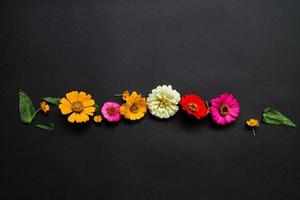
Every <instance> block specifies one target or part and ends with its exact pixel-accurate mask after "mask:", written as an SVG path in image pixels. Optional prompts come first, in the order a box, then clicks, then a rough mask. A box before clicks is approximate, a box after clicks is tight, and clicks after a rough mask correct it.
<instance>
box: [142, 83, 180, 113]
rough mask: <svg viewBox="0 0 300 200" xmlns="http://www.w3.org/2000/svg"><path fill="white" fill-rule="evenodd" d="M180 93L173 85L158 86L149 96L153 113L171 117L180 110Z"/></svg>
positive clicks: (149, 105) (148, 99) (149, 106)
mask: <svg viewBox="0 0 300 200" xmlns="http://www.w3.org/2000/svg"><path fill="white" fill-rule="evenodd" d="M179 101H180V94H179V93H178V92H177V91H176V90H173V89H172V86H171V85H168V86H166V85H162V86H160V85H159V86H157V88H155V89H153V90H152V93H150V94H149V96H148V98H147V103H148V108H149V111H150V113H151V114H152V115H154V116H156V117H159V118H169V117H171V116H173V115H174V114H175V113H176V112H177V111H178V106H177V104H178V102H179Z"/></svg>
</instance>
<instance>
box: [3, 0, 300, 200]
mask: <svg viewBox="0 0 300 200" xmlns="http://www.w3.org/2000/svg"><path fill="white" fill-rule="evenodd" d="M299 10H300V2H299V1H296V0H295V1H292V0H285V1H279V0H273V1H267V0H265V1H264V0H244V1H242V0H229V1H222V0H202V1H200V0H185V1H179V0H175V1H173V0H169V1H167V0H160V1H158V0H157V1H155V0H149V1H143V0H130V1H125V0H123V1H108V0H107V1H73V2H71V1H40V2H38V1H32V2H31V1H19V2H18V3H16V2H13V1H7V2H4V1H1V5H0V22H1V29H0V30H1V32H0V39H1V40H0V42H1V43H0V45H1V49H0V50H1V54H0V58H1V59H0V65H1V74H2V78H1V103H2V104H1V109H2V110H1V121H2V123H1V135H0V137H1V140H0V141H1V144H0V152H1V161H2V162H1V163H2V164H1V178H0V180H1V182H2V183H3V185H2V186H1V193H0V194H1V196H3V197H4V198H1V199H16V198H17V199H22V198H25V197H26V198H28V199H106V200H110V199H113V200H114V199H116V200H118V199H128V200H135V199H137V200H144V199H151V200H152V199H155V200H156V199H157V200H160V199H162V200H166V199H172V200H175V199H180V200H194V199H195V200H196V199H197V200H198V199H208V200H210V199H230V200H233V199H238V200H240V199H251V200H252V199H283V200H290V199H299V197H300V196H299V179H300V176H299V167H300V164H299V157H300V152H299V142H300V140H299V133H298V132H299V131H298V129H293V128H289V127H281V126H268V125H263V126H261V127H260V128H259V130H258V133H257V137H252V136H251V131H249V130H246V129H245V127H244V121H245V120H246V119H247V118H248V117H260V114H261V111H262V110H263V108H264V107H266V106H271V107H274V108H276V109H278V110H280V111H281V112H282V113H284V114H285V115H287V116H289V117H290V118H291V119H292V120H293V121H294V122H295V123H296V124H298V125H300V117H299V111H300V104H299V98H300V92H299V85H300V57H299V53H300V46H299V45H300V25H299V22H300V14H299ZM158 84H172V85H173V86H174V88H176V89H177V90H178V91H179V92H180V93H181V94H185V93H189V92H195V93H198V94H199V95H201V96H202V97H203V98H205V99H207V100H209V99H210V98H213V97H215V96H217V95H219V93H221V92H232V93H234V94H235V96H236V97H237V98H238V99H239V101H240V105H241V115H240V118H239V120H238V121H237V123H235V124H234V125H231V126H229V127H226V128H218V127H216V126H214V125H212V123H211V122H210V120H209V119H206V120H203V121H202V122H199V121H196V120H192V119H190V118H188V117H186V116H185V115H184V114H183V113H181V112H179V113H177V114H176V116H175V117H174V118H172V119H169V120H165V121H161V120H157V119H154V118H153V117H151V116H150V115H149V114H148V115H147V116H146V117H145V118H144V119H143V120H141V121H139V122H137V123H128V122H126V121H124V120H122V121H121V122H120V123H118V124H117V125H108V124H101V125H99V126H95V125H94V124H93V123H90V124H89V125H87V126H86V127H77V128H76V127H74V126H70V125H69V124H68V123H67V122H66V119H65V118H63V117H61V116H60V114H59V112H58V110H57V109H55V108H53V109H52V112H51V113H49V114H48V115H47V116H44V115H43V114H41V113H40V114H39V115H38V116H37V118H36V121H49V122H53V123H55V124H56V130H55V131H54V132H53V133H49V132H47V131H43V130H40V129H37V128H34V127H27V126H25V125H23V124H21V123H20V121H19V117H18V99H17V92H18V90H19V89H20V88H22V89H24V90H25V91H26V92H27V93H28V94H29V95H30V97H31V98H32V99H33V101H34V103H35V105H37V104H38V103H39V99H40V98H41V97H44V96H53V97H55V96H60V97H61V96H63V95H64V94H65V92H68V91H70V90H74V89H76V90H84V91H87V92H89V93H91V94H92V95H93V97H94V98H95V100H96V101H97V103H99V104H102V103H103V102H105V101H107V100H115V101H119V99H115V97H114V96H113V95H114V93H118V92H120V91H123V90H124V89H133V90H137V91H140V92H142V93H143V94H144V95H145V96H146V95H147V94H148V93H149V91H150V90H151V89H152V88H154V87H156V86H157V85H158Z"/></svg>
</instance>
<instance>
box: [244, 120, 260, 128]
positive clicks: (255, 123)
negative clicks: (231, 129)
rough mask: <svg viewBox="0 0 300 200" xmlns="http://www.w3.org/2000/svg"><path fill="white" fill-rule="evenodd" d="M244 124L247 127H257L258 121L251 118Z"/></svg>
mask: <svg viewBox="0 0 300 200" xmlns="http://www.w3.org/2000/svg"><path fill="white" fill-rule="evenodd" d="M246 124H247V126H249V127H256V126H259V121H258V120H257V119H253V118H251V119H248V120H247V121H246Z"/></svg>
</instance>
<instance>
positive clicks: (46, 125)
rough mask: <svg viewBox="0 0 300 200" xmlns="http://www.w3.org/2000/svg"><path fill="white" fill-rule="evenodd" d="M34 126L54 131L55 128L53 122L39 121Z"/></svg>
mask: <svg viewBox="0 0 300 200" xmlns="http://www.w3.org/2000/svg"><path fill="white" fill-rule="evenodd" d="M34 126H35V127H38V128H41V129H45V130H48V131H54V128H55V125H54V124H53V123H38V124H34Z"/></svg>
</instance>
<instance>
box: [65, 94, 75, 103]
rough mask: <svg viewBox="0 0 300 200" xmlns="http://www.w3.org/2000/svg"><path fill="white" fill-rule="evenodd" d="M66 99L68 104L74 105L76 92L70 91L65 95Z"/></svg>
mask: <svg viewBox="0 0 300 200" xmlns="http://www.w3.org/2000/svg"><path fill="white" fill-rule="evenodd" d="M66 97H67V99H68V100H69V101H70V103H74V102H75V101H77V100H78V91H72V92H69V93H67V94H66Z"/></svg>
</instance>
